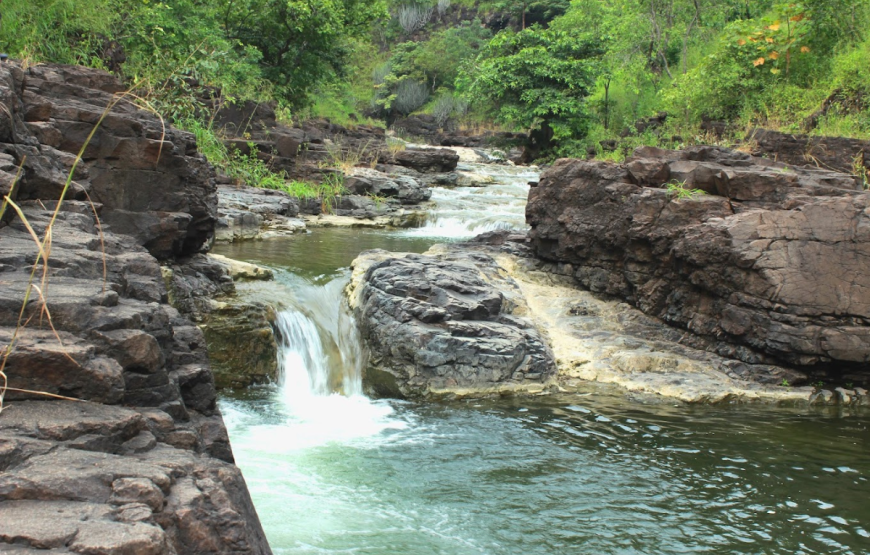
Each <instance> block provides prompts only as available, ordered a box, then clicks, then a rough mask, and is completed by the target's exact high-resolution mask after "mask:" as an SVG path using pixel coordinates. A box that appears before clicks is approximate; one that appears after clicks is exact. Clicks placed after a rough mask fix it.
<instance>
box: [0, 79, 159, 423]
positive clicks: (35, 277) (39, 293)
mask: <svg viewBox="0 0 870 555" xmlns="http://www.w3.org/2000/svg"><path fill="white" fill-rule="evenodd" d="M122 101H125V102H130V103H133V104H134V105H135V106H136V107H137V108H144V109H146V110H148V111H150V112H152V113H154V114H155V115H156V116H157V117H158V118H159V119H160V124H161V126H162V134H161V138H160V149H159V150H158V154H157V159H158V161H159V159H160V157H161V155H162V153H163V140H164V139H165V137H166V124H165V122H164V121H163V118H162V116H161V115H160V114H159V112H157V110H155V109H154V107H153V106H151V104H150V102H149V101H148V100H147V99H144V98H142V97H139V96H137V95H135V94H133V93H132V92H131V91H127V92H124V93H121V94H117V95H115V96H114V97H113V98H112V101H111V102H109V104H108V105H107V106H106V108H105V109H104V110H103V113H102V114H101V116H100V119H99V120H98V121H97V123H96V124H95V125H94V127H93V129H91V132H90V133H89V134H88V137H87V139H86V140H85V142H84V144H83V145H82V147H81V148H80V149H79V152H78V154H77V155H76V158H75V161H74V162H73V165H72V167H71V168H70V170H69V173H68V175H67V178H66V182H65V183H64V187H63V189H62V191H61V193H60V197H59V199H58V201H57V205H56V206H55V208H54V210H53V211H52V215H51V218H50V220H49V223H48V225H47V226H46V227H45V230H44V231H43V233H42V235H41V236H40V234H39V233H38V232H37V231H36V229H34V227H33V225H31V223H30V221H28V219H27V216H26V215H25V214H24V211H23V210H22V209H21V207H20V206H18V204H17V203H16V202H15V201H13V200H12V199H11V198H10V195H6V196H4V197H3V204H2V206H0V217H2V216H3V214H5V213H6V210H8V209H10V208H11V209H12V210H13V211H15V213H16V215H17V216H18V218H19V219H20V220H21V223H22V225H23V226H24V228H25V229H26V230H27V232H28V234H29V235H30V237H31V239H32V240H33V244H34V248H35V249H36V260H35V261H34V263H33V266H32V267H31V271H30V277H29V279H28V282H27V288H26V290H25V293H24V298H23V300H22V303H21V310H20V311H19V313H18V319H17V322H16V326H15V331H14V332H13V334H12V337H11V338H10V341H9V343H8V344H7V345H5V346H4V347H2V359H0V413H2V411H3V409H4V406H5V404H4V401H5V397H6V393H7V392H8V391H15V392H19V393H27V394H31V395H40V396H45V397H50V398H54V399H66V400H73V401H77V400H79V399H73V398H71V397H65V396H63V395H56V394H53V393H48V392H45V391H30V390H26V389H18V388H10V387H9V379H8V376H7V374H6V367H7V364H8V362H9V357H10V356H11V355H12V352H13V351H14V350H15V345H16V343H17V341H18V339H19V336H20V334H21V331H22V330H23V329H24V328H26V327H27V326H28V325H29V324H30V323H31V321H32V320H33V319H34V315H31V316H29V317H25V316H26V313H27V307H28V305H30V303H31V300H32V299H33V298H34V294H35V296H36V299H37V300H38V303H39V305H38V307H39V312H38V319H39V322H40V323H43V322H47V323H48V326H49V327H50V328H51V331H52V333H53V334H54V336H55V338H56V339H57V341H58V343H59V344H60V346H61V348H64V347H63V340H62V339H61V337H60V334H59V333H58V331H57V328H56V327H55V325H54V321H53V320H52V317H51V311H50V310H49V307H48V289H49V272H48V269H49V265H48V262H49V259H50V258H51V246H52V236H53V230H54V226H55V223H56V222H57V218H58V215H59V214H60V209H61V205H62V204H63V201H64V198H65V197H66V194H67V192H69V188H70V186H71V184H72V180H73V174H74V173H75V171H76V168H77V167H78V165H79V164H80V163H81V161H82V157H83V155H84V152H85V149H87V147H88V145H89V144H90V143H91V141H92V140H93V138H94V135H95V134H96V132H97V130H98V129H99V128H100V126H101V125H102V123H103V121H104V120H105V118H106V116H108V115H109V113H110V112H111V111H112V110H113V109H114V108H115V106H117V105H118V103H120V102H122ZM25 162H26V158H25V159H23V160H22V161H21V164H20V166H19V168H18V174H17V175H16V177H15V181H14V182H13V186H12V188H11V189H10V191H14V190H15V189H16V188H17V186H18V182H19V180H20V178H21V173H22V169H23V167H24V163H25ZM88 202H89V204H90V206H91V210H92V211H93V213H94V218H95V221H96V225H97V228H98V230H99V234H100V244H101V248H102V253H103V256H102V259H103V289H104V290H105V288H106V281H107V273H108V269H107V262H106V252H105V241H104V236H103V228H102V224H101V222H100V219H99V216H98V215H97V210H96V207H95V206H94V203H93V202H92V201H91V199H90V197H88ZM65 354H66V357H67V358H68V359H69V360H70V361H72V362H73V363H74V364H76V365H78V363H77V362H76V361H75V360H74V359H73V358H72V357H71V356H70V355H69V354H68V353H65Z"/></svg>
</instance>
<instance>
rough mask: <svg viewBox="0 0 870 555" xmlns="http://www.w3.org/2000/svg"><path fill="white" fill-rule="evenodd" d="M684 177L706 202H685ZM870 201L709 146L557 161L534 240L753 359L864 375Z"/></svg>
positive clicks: (598, 285)
mask: <svg viewBox="0 0 870 555" xmlns="http://www.w3.org/2000/svg"><path fill="white" fill-rule="evenodd" d="M674 179H676V180H677V182H679V183H681V186H683V187H685V188H687V189H701V190H704V191H707V193H708V194H704V195H697V194H695V195H691V196H690V198H682V199H681V198H679V197H677V196H675V195H673V194H672V193H669V192H668V191H667V190H664V189H661V188H658V187H662V186H663V185H664V184H665V183H666V182H667V181H669V180H674ZM868 208H870V194H868V193H865V192H863V191H861V190H860V189H859V188H858V187H857V185H856V184H855V182H854V180H853V179H852V178H851V177H850V176H846V175H843V174H838V173H835V172H829V171H823V170H813V169H802V168H791V167H787V166H785V165H784V164H780V163H775V162H771V161H769V160H763V159H758V158H752V157H750V156H749V155H746V154H744V153H741V152H737V151H731V150H727V149H721V148H714V147H695V148H691V149H687V150H685V151H662V150H659V149H652V148H643V149H639V150H638V151H637V152H636V154H635V157H634V158H632V159H630V160H627V161H626V163H625V164H624V165H614V164H610V163H606V162H597V161H589V162H584V161H577V160H560V161H558V162H557V163H556V164H555V165H554V166H553V167H551V168H550V169H549V170H547V171H546V172H545V173H544V174H543V176H542V178H541V181H540V184H539V185H538V186H537V187H535V188H533V189H531V192H530V196H529V205H528V207H527V220H528V222H529V224H530V225H531V226H532V231H531V233H530V239H531V246H532V248H533V250H534V252H535V254H536V255H537V256H539V257H541V258H542V259H544V260H546V261H552V262H557V263H559V264H561V265H563V266H564V267H565V268H568V266H567V265H570V270H569V271H570V274H571V276H572V277H573V278H574V279H575V280H576V282H577V283H578V284H579V285H581V286H582V287H584V288H588V289H589V290H591V291H593V292H598V293H604V294H607V295H613V296H616V297H619V298H621V299H625V300H626V301H627V302H629V303H631V304H632V305H634V306H637V307H638V308H640V309H641V310H642V311H644V312H645V313H647V314H649V315H651V316H654V317H657V318H661V319H662V320H663V321H665V322H667V323H668V324H670V325H674V326H677V327H679V328H683V329H685V330H688V331H690V332H692V333H693V334H696V335H697V336H701V337H705V338H710V339H714V340H716V342H717V344H716V347H715V348H716V350H717V352H719V353H720V354H722V355H723V356H727V357H731V358H735V359H738V360H741V361H743V362H747V363H750V364H759V363H763V364H770V363H777V364H786V365H794V366H796V367H799V368H801V369H804V370H807V369H813V371H814V372H815V371H819V372H824V371H826V370H831V371H836V372H842V371H844V370H848V369H850V368H851V369H854V370H855V371H860V368H862V367H863V368H865V371H864V374H863V375H864V376H867V374H866V366H865V365H866V363H867V362H868V361H870V327H868V324H867V323H868V322H870V296H868V295H870V293H868V291H870V272H868V268H867V267H866V263H865V262H864V261H865V260H867V259H868V258H867V257H868V255H870V242H868V238H870V235H868V234H867V233H866V232H865V231H864V230H865V229H870V220H868V216H867V214H870V211H868Z"/></svg>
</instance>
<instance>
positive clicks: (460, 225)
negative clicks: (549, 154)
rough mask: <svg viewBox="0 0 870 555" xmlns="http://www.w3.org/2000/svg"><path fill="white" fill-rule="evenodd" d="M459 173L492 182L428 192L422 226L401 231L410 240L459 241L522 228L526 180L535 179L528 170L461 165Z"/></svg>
mask: <svg viewBox="0 0 870 555" xmlns="http://www.w3.org/2000/svg"><path fill="white" fill-rule="evenodd" d="M460 169H461V170H462V171H466V172H470V173H476V174H485V175H488V176H489V177H491V178H492V179H493V183H491V184H488V185H485V186H482V187H455V188H449V189H448V188H443V187H434V188H433V189H432V201H433V202H434V204H435V207H434V209H432V210H431V212H430V215H429V218H428V220H427V222H426V224H425V225H423V226H422V227H419V228H414V229H408V230H405V231H403V232H402V234H403V235H406V236H414V237H444V238H449V239H463V238H470V237H474V236H475V235H479V234H481V233H486V232H488V231H497V230H502V229H516V230H523V229H526V221H525V207H526V199H527V198H528V195H529V185H528V181H529V180H530V179H535V178H536V177H537V174H536V173H533V172H530V171H529V170H528V168H518V167H515V166H494V165H491V164H473V163H469V164H463V165H462V167H461V168H460Z"/></svg>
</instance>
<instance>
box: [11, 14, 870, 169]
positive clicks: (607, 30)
mask: <svg viewBox="0 0 870 555" xmlns="http://www.w3.org/2000/svg"><path fill="white" fill-rule="evenodd" d="M2 16H3V17H2V28H0V45H2V48H4V49H5V50H6V51H7V52H8V53H9V54H10V55H11V56H13V57H15V58H21V59H23V60H25V61H26V62H27V63H37V62H40V61H54V62H62V63H75V64H84V65H89V66H97V67H103V68H105V69H108V70H111V71H115V72H117V73H119V74H121V75H123V76H124V77H125V78H126V79H127V80H128V81H129V83H130V86H131V87H134V88H136V89H137V90H139V91H140V92H141V93H142V94H143V96H145V97H147V98H148V99H149V100H150V101H151V102H152V103H153V104H154V105H155V106H156V107H157V108H158V109H160V110H161V111H162V112H163V113H164V115H166V116H168V117H169V118H171V119H174V120H176V121H177V122H184V121H188V122H190V121H191V120H195V121H197V122H199V124H200V125H206V126H207V122H208V121H209V118H210V115H211V114H210V111H212V110H214V108H215V105H216V102H215V100H214V99H216V98H217V99H219V100H217V105H219V104H220V103H221V102H224V103H225V102H236V101H239V100H247V99H254V100H274V101H276V102H277V105H278V107H279V110H278V113H279V115H280V116H282V117H283V118H284V119H285V121H289V120H290V119H291V118H296V119H297V120H298V118H305V117H311V116H323V117H329V118H330V119H332V120H334V121H336V122H337V123H342V124H346V125H347V124H352V123H354V122H360V121H368V122H383V123H384V124H385V125H389V124H391V123H392V122H393V121H394V120H395V119H397V118H400V117H403V116H407V115H409V114H415V113H426V114H430V115H431V116H433V117H434V118H435V120H436V121H437V122H438V123H439V124H440V125H442V126H451V125H457V124H462V123H465V124H476V125H481V124H484V125H498V126H502V127H503V128H506V129H510V130H516V131H531V132H532V133H533V134H536V135H537V137H538V138H539V139H541V140H542V141H543V142H544V143H545V144H547V145H548V146H549V147H550V152H551V155H552V154H559V155H566V154H567V155H585V154H587V153H591V152H592V151H593V150H595V151H596V154H598V155H605V156H607V155H611V156H618V153H611V154H608V153H607V152H603V151H602V146H601V145H602V142H604V143H607V142H608V140H612V139H619V140H620V141H622V142H629V143H632V144H649V143H668V144H677V143H681V142H689V141H692V140H708V141H710V140H722V135H723V133H724V134H725V135H728V134H731V135H734V136H737V135H742V134H743V133H744V132H745V130H746V129H747V128H748V127H751V126H765V127H771V128H775V129H781V130H786V131H795V132H797V131H802V132H812V133H819V134H834V135H845V136H854V137H870V64H868V63H867V60H870V33H868V31H867V28H868V24H870V2H867V1H866V0H805V1H803V2H777V1H774V0H753V1H752V2H750V1H748V0H573V1H568V0H554V1H546V2H545V1H535V0H452V1H451V0H375V1H366V0H213V1H209V2H202V1H199V0H164V1H156V0H6V2H4V3H3V4H2ZM659 112H667V114H668V117H667V120H666V122H665V123H661V122H657V125H656V126H647V125H645V124H644V123H643V118H648V117H650V116H654V115H656V114H658V113H659ZM638 122H640V125H638ZM711 122H716V123H715V124H713V123H711ZM652 127H656V129H655V134H653V133H652V132H651V129H652Z"/></svg>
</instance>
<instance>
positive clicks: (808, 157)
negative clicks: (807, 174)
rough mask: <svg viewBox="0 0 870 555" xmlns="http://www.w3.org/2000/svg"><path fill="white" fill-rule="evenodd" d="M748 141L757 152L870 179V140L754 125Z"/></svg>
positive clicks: (784, 161) (782, 160) (757, 153)
mask: <svg viewBox="0 0 870 555" xmlns="http://www.w3.org/2000/svg"><path fill="white" fill-rule="evenodd" d="M746 143H747V145H748V146H749V147H750V148H751V149H752V154H753V155H754V156H764V157H766V158H772V159H774V160H776V161H778V162H783V163H784V164H789V165H791V166H807V167H813V168H822V169H826V170H833V171H838V172H841V173H846V174H851V175H855V176H856V177H858V178H859V181H862V180H863V179H867V180H868V182H870V141H862V140H860V139H848V138H845V137H822V136H817V135H801V134H789V133H780V132H779V131H771V130H769V129H755V130H754V131H752V132H751V133H750V134H749V136H748V137H747V138H746Z"/></svg>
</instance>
